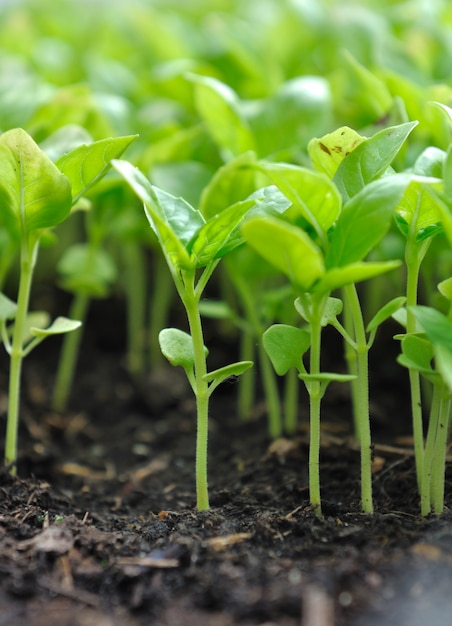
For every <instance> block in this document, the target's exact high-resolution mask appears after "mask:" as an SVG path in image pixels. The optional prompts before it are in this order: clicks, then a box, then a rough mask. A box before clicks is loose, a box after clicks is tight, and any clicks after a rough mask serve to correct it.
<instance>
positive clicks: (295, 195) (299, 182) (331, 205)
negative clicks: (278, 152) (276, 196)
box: [259, 161, 341, 236]
mask: <svg viewBox="0 0 452 626" xmlns="http://www.w3.org/2000/svg"><path fill="white" fill-rule="evenodd" d="M259 169H260V170H262V171H263V172H264V173H265V174H267V176H268V177H269V178H270V179H271V181H272V182H273V183H274V184H275V185H276V186H277V187H278V188H279V189H280V191H282V193H283V194H284V195H285V196H286V198H287V199H288V200H290V202H291V203H292V204H293V206H294V207H295V208H296V209H297V210H298V211H299V213H300V215H302V216H303V218H304V219H305V220H306V221H307V222H309V224H311V226H312V227H313V228H314V229H315V230H316V232H317V233H318V234H319V236H322V234H323V233H325V232H326V231H327V230H328V229H329V228H330V227H331V226H332V225H333V224H334V222H335V221H336V219H337V217H338V215H339V213H340V210H341V198H340V195H339V192H338V190H337V187H336V186H335V185H333V183H332V182H331V180H330V179H329V178H328V177H327V176H325V175H324V174H320V173H319V172H315V171H313V170H310V169H308V168H306V167H301V166H298V165H292V164H290V163H270V162H266V161H261V162H260V163H259Z"/></svg>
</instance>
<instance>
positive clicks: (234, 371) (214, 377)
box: [203, 361, 253, 386]
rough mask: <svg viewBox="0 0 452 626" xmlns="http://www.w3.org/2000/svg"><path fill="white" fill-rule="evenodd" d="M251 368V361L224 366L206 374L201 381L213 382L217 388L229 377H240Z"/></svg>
mask: <svg viewBox="0 0 452 626" xmlns="http://www.w3.org/2000/svg"><path fill="white" fill-rule="evenodd" d="M252 366H253V361H238V362H237V363H231V364H230V365H225V366H224V367H220V368H219V369H217V370H213V371H212V372H208V373H207V374H205V375H204V376H203V380H204V381H205V382H206V383H211V382H214V383H215V386H217V385H219V384H220V383H221V382H223V381H224V380H226V379H227V378H231V376H241V374H243V373H244V372H246V371H247V370H249V369H250V367H252Z"/></svg>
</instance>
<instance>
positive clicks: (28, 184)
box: [0, 128, 71, 235]
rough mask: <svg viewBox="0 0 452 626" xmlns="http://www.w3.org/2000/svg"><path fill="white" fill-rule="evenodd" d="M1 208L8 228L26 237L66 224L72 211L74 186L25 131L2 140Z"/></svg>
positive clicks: (10, 131)
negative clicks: (65, 220) (37, 231)
mask: <svg viewBox="0 0 452 626" xmlns="http://www.w3.org/2000/svg"><path fill="white" fill-rule="evenodd" d="M0 205H1V206H2V212H3V217H2V219H3V220H4V224H5V226H6V227H7V228H13V229H14V230H17V229H18V228H19V229H20V231H21V232H22V233H23V235H28V234H29V233H31V232H33V231H35V230H37V229H41V228H51V227H53V226H56V225H57V224H59V223H60V222H62V221H63V220H64V219H65V218H66V217H67V216H68V215H69V212H70V208H71V186H70V183H69V180H68V178H67V177H66V176H64V175H63V174H62V173H61V172H60V171H59V169H58V168H57V167H56V166H55V165H54V164H53V163H52V161H51V160H50V159H49V158H48V157H47V156H46V155H45V154H44V152H43V151H42V150H41V149H40V148H39V147H38V145H37V144H36V143H35V142H34V141H33V139H32V138H31V137H30V135H28V134H27V133H26V132H25V131H24V130H22V129H21V128H15V129H13V130H9V131H7V132H5V133H3V134H2V135H1V136H0Z"/></svg>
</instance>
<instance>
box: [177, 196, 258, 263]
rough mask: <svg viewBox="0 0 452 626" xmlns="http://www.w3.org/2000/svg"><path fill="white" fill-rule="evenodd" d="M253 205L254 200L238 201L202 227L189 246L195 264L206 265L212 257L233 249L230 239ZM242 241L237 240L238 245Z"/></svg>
mask: <svg viewBox="0 0 452 626" xmlns="http://www.w3.org/2000/svg"><path fill="white" fill-rule="evenodd" d="M252 206H254V201H253V200H244V201H243V202H237V204H234V205H232V206H230V207H228V208H227V209H225V210H224V211H222V212H221V213H219V214H218V215H215V216H214V217H212V218H211V219H210V220H209V221H208V222H207V223H206V224H204V226H202V228H200V230H199V231H198V232H197V233H196V234H195V236H194V239H193V242H192V243H190V245H189V246H188V250H189V252H190V253H191V259H192V262H193V265H194V266H196V267H204V266H205V265H207V264H208V263H209V262H210V261H212V259H214V258H218V257H221V256H223V255H224V254H226V253H227V252H229V251H230V250H232V249H233V247H231V246H228V245H227V244H228V240H229V239H230V237H231V235H232V233H233V231H234V230H235V229H236V227H237V226H238V224H239V223H240V222H241V221H242V219H243V218H244V216H245V215H246V213H247V212H248V211H249V210H250V208H251V207H252ZM240 243H241V240H240V239H239V240H237V245H239V244H240Z"/></svg>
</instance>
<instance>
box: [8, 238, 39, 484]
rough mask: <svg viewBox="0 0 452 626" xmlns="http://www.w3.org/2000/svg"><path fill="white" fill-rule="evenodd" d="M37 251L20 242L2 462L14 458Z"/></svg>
mask: <svg viewBox="0 0 452 626" xmlns="http://www.w3.org/2000/svg"><path fill="white" fill-rule="evenodd" d="M37 251H38V242H36V243H35V244H34V245H32V246H30V247H29V246H28V245H27V242H23V243H22V245H21V252H20V279H19V294H18V298H17V311H16V317H15V320H14V331H13V338H12V344H11V352H10V357H11V362H10V373H9V395H8V417H7V422H6V441H5V465H10V464H11V463H14V462H15V461H16V459H17V434H18V427H19V405H20V387H21V373H22V360H23V356H24V354H23V347H24V337H25V329H26V321H27V314H28V303H29V300H30V290H31V283H32V279H33V268H34V265H35V261H36V256H37ZM16 471H17V470H16V467H12V469H11V474H16Z"/></svg>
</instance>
